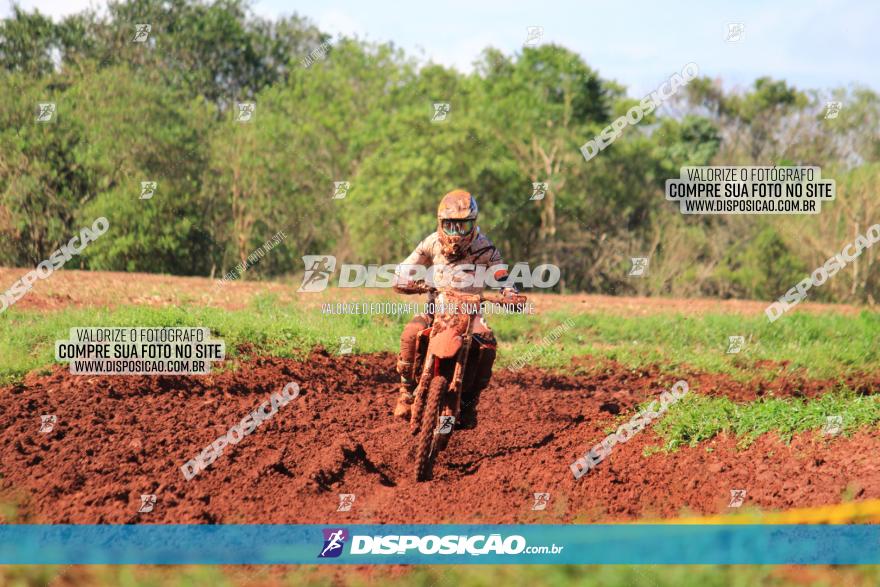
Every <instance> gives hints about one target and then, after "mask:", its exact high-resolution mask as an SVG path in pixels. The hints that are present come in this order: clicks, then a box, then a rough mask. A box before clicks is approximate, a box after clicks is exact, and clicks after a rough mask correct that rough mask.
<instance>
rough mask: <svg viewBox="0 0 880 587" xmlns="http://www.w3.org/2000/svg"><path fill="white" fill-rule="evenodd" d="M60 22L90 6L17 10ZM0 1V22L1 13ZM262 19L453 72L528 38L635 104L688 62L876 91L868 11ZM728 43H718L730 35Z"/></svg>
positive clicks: (717, 5) (328, 12) (508, 12)
mask: <svg viewBox="0 0 880 587" xmlns="http://www.w3.org/2000/svg"><path fill="white" fill-rule="evenodd" d="M18 1H19V4H20V6H22V7H23V8H28V9H30V8H34V7H36V8H38V9H39V10H40V11H41V12H43V13H44V14H49V15H52V16H55V17H60V16H63V15H66V14H69V13H72V12H77V11H79V10H82V9H83V8H86V7H88V6H89V5H90V4H91V5H93V6H96V7H100V6H101V5H102V4H103V2H101V1H99V0H18ZM9 2H10V0H0V15H2V16H6V15H8V14H9V13H10V12H11V4H10V3H9ZM252 7H253V9H254V11H255V12H256V13H257V14H260V15H262V16H266V17H275V16H279V15H289V14H291V13H294V12H295V13H297V14H300V15H303V16H306V17H308V18H309V19H311V20H312V21H313V22H314V23H315V24H317V25H318V26H319V28H321V29H322V30H323V31H325V32H328V33H332V34H333V35H334V36H335V35H338V34H344V35H348V36H354V35H356V36H358V37H359V38H361V39H365V40H369V41H379V42H385V41H393V42H394V44H395V45H397V46H399V47H402V48H403V49H404V50H405V51H406V52H407V53H408V54H410V55H412V56H415V57H417V58H420V59H422V60H424V61H427V60H431V61H434V62H436V63H441V64H444V65H448V66H454V67H456V68H457V69H459V70H461V71H470V70H471V69H472V63H473V61H474V60H475V59H476V58H477V57H478V55H479V54H480V52H481V51H482V50H483V49H484V48H485V47H488V46H492V47H495V48H498V49H501V50H503V51H504V52H505V53H507V54H510V53H513V52H518V51H521V50H522V48H523V44H524V43H525V41H526V39H527V29H528V28H529V27H543V37H542V39H541V40H540V42H541V43H555V44H559V45H563V46H565V47H567V48H569V49H571V50H573V51H576V52H577V53H579V54H580V55H581V56H582V57H583V58H584V59H585V61H586V62H587V64H588V65H590V67H592V68H593V69H595V70H597V71H598V72H599V74H600V75H601V76H602V77H603V78H606V79H612V80H616V81H618V82H620V83H622V84H623V85H624V86H626V87H627V92H628V93H629V94H630V95H631V96H633V97H641V96H643V95H645V94H647V93H649V92H651V91H652V90H654V89H655V88H656V87H657V85H658V84H660V83H661V82H663V81H664V80H665V79H667V78H668V77H669V75H670V74H672V73H673V72H677V71H681V69H682V67H683V66H684V65H685V64H686V63H689V62H695V63H697V65H698V66H699V68H700V74H701V75H708V76H710V77H713V78H716V77H717V78H721V79H722V80H723V82H724V85H725V87H727V88H730V87H738V88H745V87H748V86H750V85H751V84H752V82H753V81H754V80H755V79H756V78H758V77H761V76H771V77H773V78H776V79H785V80H786V81H788V82H789V83H791V84H793V85H795V86H796V87H798V88H800V89H809V88H815V89H829V88H832V87H837V86H846V85H850V84H852V83H858V84H861V85H865V86H868V87H870V88H872V89H874V90H876V91H880V66H878V64H877V56H878V55H880V31H878V28H880V2H877V1H876V0H862V1H857V0H843V1H837V2H835V1H832V0H781V1H775V2H769V1H764V2H761V1H759V0H737V1H732V2H726V3H722V2H718V1H713V0H702V1H684V2H675V1H669V2H663V3H661V2H647V1H645V2H643V1H641V0H639V1H630V2H620V3H617V2H609V1H608V0H605V1H602V2H593V1H584V0H581V1H573V2H553V1H551V0H544V1H535V0H527V1H522V0H504V1H501V0H480V1H476V0H471V1H462V0H446V1H444V2H422V1H412V0H410V1H408V2H405V1H401V2H393V1H391V0H378V1H376V0H369V1H367V0H313V1H311V2H299V1H293V2H291V1H290V0H252ZM732 23H736V24H741V25H742V26H743V28H742V35H741V37H740V38H739V40H736V41H734V40H728V36H729V32H728V27H729V25H730V24H732Z"/></svg>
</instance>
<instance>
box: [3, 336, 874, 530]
mask: <svg viewBox="0 0 880 587" xmlns="http://www.w3.org/2000/svg"><path fill="white" fill-rule="evenodd" d="M394 361H395V359H394V357H393V356H392V355H390V354H387V353H384V354H376V355H344V356H332V355H329V354H328V353H326V352H323V351H316V352H315V353H313V354H312V355H311V356H310V357H309V358H308V359H307V360H305V361H296V360H293V359H277V358H259V357H257V358H253V359H250V360H247V361H242V362H241V363H240V364H238V365H237V366H236V368H235V369H232V370H224V371H222V372H217V373H215V374H212V375H209V376H205V377H168V376H166V377H154V378H150V377H119V376H116V377H94V376H79V377H76V376H71V375H70V374H69V373H68V372H66V371H65V370H64V368H63V367H61V366H56V367H54V368H53V369H52V371H51V372H50V373H49V374H37V373H33V374H30V375H28V376H27V377H26V378H25V380H24V381H23V382H22V383H20V384H17V385H14V386H9V387H6V388H3V389H0V446H2V447H3V450H2V451H0V475H2V477H0V502H6V503H12V504H14V505H15V508H16V510H17V512H18V517H17V518H15V520H16V521H19V522H42V523H331V522H333V523H336V522H339V523H345V522H348V523H352V522H359V523H369V522H377V523H405V522H409V523H448V522H491V523H512V522H533V523H534V522H544V523H555V522H571V521H612V520H628V519H637V518H640V517H645V516H658V517H671V516H677V515H679V514H681V513H683V512H691V513H705V514H715V513H720V512H724V511H726V508H727V504H728V501H729V491H730V489H734V488H745V489H747V491H748V498H747V506H758V507H762V508H765V509H782V508H786V507H805V506H809V505H822V504H827V503H839V502H840V501H841V500H843V499H845V498H854V499H866V498H870V497H880V465H878V464H876V463H875V459H873V458H872V455H873V454H876V453H877V451H878V450H880V434H878V433H877V430H875V429H869V430H862V431H859V432H857V433H856V434H854V435H853V436H852V437H846V438H845V437H840V438H836V439H833V440H829V439H823V438H817V437H816V435H815V434H810V433H806V434H802V435H798V436H796V437H795V438H794V439H793V440H792V442H791V443H790V444H788V445H785V444H783V443H781V442H780V441H778V439H776V438H774V437H773V436H772V435H765V436H764V437H761V438H759V439H758V441H756V442H755V443H754V444H753V445H752V446H751V447H750V448H748V449H746V450H738V449H737V447H736V439H734V438H727V437H724V436H723V435H722V436H719V437H716V438H714V439H712V440H710V441H708V442H706V443H703V444H701V445H700V446H697V447H693V448H683V449H681V450H679V451H678V452H676V453H673V454H655V455H653V456H651V457H644V456H642V451H643V450H644V449H645V448H646V447H648V446H651V445H652V444H656V443H657V440H658V439H657V437H656V436H655V435H654V434H653V432H652V431H651V430H650V429H646V430H643V431H642V432H640V433H638V434H637V435H636V436H635V437H634V438H633V439H632V440H630V441H629V442H628V443H627V444H626V445H618V446H616V447H615V448H614V450H613V452H612V454H611V456H609V457H608V458H607V459H606V460H605V461H603V462H602V463H601V464H600V465H599V466H598V467H597V468H596V469H595V470H593V471H590V472H589V473H588V474H587V475H585V476H584V477H582V478H581V479H580V480H575V479H574V478H573V476H572V474H571V472H570V470H569V468H568V465H569V464H570V463H571V462H572V461H573V460H574V459H576V458H577V457H578V456H580V455H582V454H583V453H584V452H585V451H586V450H587V449H588V448H590V447H591V446H592V445H594V444H595V443H597V442H599V441H600V440H601V439H602V438H604V437H605V436H606V433H605V430H606V429H607V428H608V427H609V426H611V425H612V424H613V423H614V422H615V416H616V415H619V414H628V413H634V411H635V407H636V406H637V405H639V404H640V403H642V402H644V401H647V400H649V399H653V398H656V397H657V396H659V394H660V392H661V390H663V389H665V388H668V386H669V385H670V384H671V383H672V382H673V381H674V380H676V379H678V378H679V376H676V377H673V376H670V375H667V374H664V373H662V372H661V371H660V370H659V368H657V367H646V368H641V369H636V370H633V369H627V368H625V367H623V366H622V365H619V364H616V363H613V362H605V363H601V364H598V365H597V364H593V363H590V364H589V367H588V372H586V373H582V374H576V375H566V374H560V373H555V372H548V371H545V370H541V369H535V368H530V367H527V368H524V369H520V370H517V371H515V372H511V371H509V370H506V369H499V370H497V372H496V376H495V378H494V379H493V382H492V384H491V385H490V387H489V388H488V389H487V390H486V391H485V392H484V393H483V397H482V399H481V403H480V416H479V425H478V427H477V428H476V429H473V430H460V431H457V432H456V433H455V434H454V435H453V437H452V440H451V442H450V445H449V447H448V448H447V450H446V451H444V452H443V453H441V454H440V455H439V458H438V460H437V463H436V466H435V469H434V470H435V475H434V479H433V480H432V481H430V482H426V483H415V482H413V481H411V480H410V475H409V468H410V467H411V464H412V463H411V459H410V458H409V457H408V452H409V451H408V448H409V445H410V444H411V442H412V436H411V435H410V434H409V430H408V426H407V425H406V423H402V422H395V421H394V420H392V416H391V411H392V408H393V405H394V401H395V399H396V392H397V390H396V377H395V373H394ZM582 366H583V364H576V365H573V367H582ZM680 378H684V379H686V380H688V381H689V382H693V383H692V385H691V390H692V391H693V392H695V393H705V394H708V395H726V396H728V397H731V398H732V399H734V400H736V401H751V400H754V399H756V398H758V397H765V396H767V395H774V396H781V397H801V396H807V397H813V396H817V395H821V394H822V393H825V392H828V391H830V390H832V389H835V388H836V387H837V386H839V384H840V382H837V381H830V380H826V381H821V380H810V379H804V378H799V377H798V376H797V375H792V374H785V373H783V374H782V375H780V377H778V378H777V379H776V380H773V381H770V382H766V381H764V382H762V386H758V385H757V384H755V385H752V386H751V387H750V384H749V383H742V382H736V381H732V380H731V379H730V378H729V377H727V376H724V375H719V374H706V373H695V372H690V373H689V372H687V371H685V372H683V373H681V375H680ZM290 381H296V382H297V383H299V384H300V387H301V394H300V397H299V398H298V399H297V400H295V401H294V402H292V403H291V404H290V405H288V406H286V407H284V408H282V409H281V410H279V412H278V413H277V414H276V415H275V416H274V417H273V418H272V419H271V420H269V421H267V422H265V423H264V424H263V425H262V426H261V427H260V429H259V430H257V431H255V432H254V433H253V434H251V435H249V436H247V437H246V438H245V439H243V440H242V441H241V442H240V443H239V444H238V445H236V446H235V447H234V448H230V449H228V450H227V451H226V452H225V453H224V454H223V455H222V456H221V457H220V458H218V459H217V460H216V461H215V462H214V463H213V464H212V465H211V466H210V467H208V468H207V469H206V470H204V471H202V472H201V473H200V474H199V475H198V476H196V477H195V478H194V479H192V480H191V481H186V480H185V479H184V477H183V475H182V473H181V471H180V466H181V465H182V464H183V463H184V462H186V461H187V460H188V459H190V458H192V456H193V455H195V454H198V452H200V451H201V450H202V449H203V448H204V447H205V446H206V445H207V444H209V443H210V442H211V441H213V440H214V439H215V438H217V436H218V435H220V434H223V433H224V432H225V431H226V430H228V428H229V426H230V425H231V424H233V423H236V422H238V421H239V420H240V419H241V418H242V417H243V416H244V415H245V414H247V413H249V411H250V410H252V409H253V408H254V407H255V406H256V405H259V403H260V402H262V401H264V400H265V398H266V397H267V396H268V395H269V394H270V393H272V392H274V391H278V390H280V389H281V388H282V387H283V386H284V385H285V384H287V383H288V382H290ZM847 384H848V385H851V386H852V387H853V388H854V389H857V390H859V391H860V393H866V394H872V393H877V392H878V391H880V374H874V375H871V376H863V377H855V376H854V377H852V378H850V380H849V381H848V382H847ZM41 414H56V415H57V417H58V424H57V426H56V427H55V429H54V430H53V431H52V432H51V433H49V434H41V433H39V432H38V429H39V423H40V415H41ZM710 451H711V452H710ZM740 486H741V487H740ZM534 492H550V494H551V503H550V505H549V506H548V507H547V509H546V510H545V511H532V510H531V506H532V505H533V499H532V493H534ZM151 493H153V494H156V496H157V503H156V506H155V508H154V509H153V511H151V512H143V513H139V512H138V511H137V510H138V506H139V505H140V503H141V500H140V496H141V495H142V494H151ZM340 493H350V494H355V495H356V500H355V503H354V506H353V508H352V510H351V511H348V512H338V511H336V510H337V506H338V494H340ZM6 521H7V522H8V521H11V520H6Z"/></svg>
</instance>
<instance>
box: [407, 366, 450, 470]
mask: <svg viewBox="0 0 880 587" xmlns="http://www.w3.org/2000/svg"><path fill="white" fill-rule="evenodd" d="M448 388H449V383H448V382H447V381H446V378H445V377H443V376H442V375H438V376H436V377H434V379H432V380H431V386H430V387H429V388H428V398H427V400H426V401H425V413H424V415H423V416H422V425H421V427H420V428H419V435H418V437H417V438H416V442H417V444H416V464H415V467H416V481H425V480H426V479H429V478H430V477H431V468H432V466H433V464H434V458H435V457H436V456H437V452H438V449H439V447H438V446H437V439H438V437H439V436H440V435H439V434H437V433H436V430H437V428H438V426H439V421H440V406H441V404H442V403H443V396H444V395H446V390H447V389H448Z"/></svg>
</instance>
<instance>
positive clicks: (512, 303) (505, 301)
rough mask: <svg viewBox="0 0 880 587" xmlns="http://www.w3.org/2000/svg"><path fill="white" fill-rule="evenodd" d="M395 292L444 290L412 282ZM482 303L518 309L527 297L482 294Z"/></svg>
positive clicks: (406, 293) (396, 286) (396, 289)
mask: <svg viewBox="0 0 880 587" xmlns="http://www.w3.org/2000/svg"><path fill="white" fill-rule="evenodd" d="M394 290H395V291H397V292H399V293H402V294H405V295H414V294H423V293H441V291H443V290H439V289H437V288H436V287H431V286H430V285H428V284H427V283H425V282H424V281H418V282H410V283H408V284H407V285H406V286H400V285H395V286H394ZM450 293H451V295H452V296H453V297H454V296H455V290H451V291H450ZM479 295H480V302H489V303H491V304H499V305H501V306H505V307H516V306H522V305H523V304H525V303H526V300H527V299H528V298H526V296H524V295H520V294H508V295H501V294H495V293H482V292H481V293H480V294H479Z"/></svg>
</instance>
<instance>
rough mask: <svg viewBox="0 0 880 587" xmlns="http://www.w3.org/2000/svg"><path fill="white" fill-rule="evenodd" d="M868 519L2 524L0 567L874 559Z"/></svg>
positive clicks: (876, 539)
mask: <svg viewBox="0 0 880 587" xmlns="http://www.w3.org/2000/svg"><path fill="white" fill-rule="evenodd" d="M878 546H880V526H875V525H809V526H806V525H640V524H631V525H630V524H627V525H619V524H615V525H605V524H596V525H481V524H470V525H469V524H461V525H459V524H453V525H445V524H443V525H433V524H415V525H360V524H351V525H337V526H331V525H311V524H309V525H214V526H209V525H94V526H92V525H6V526H0V564H27V565H32V564H39V565H43V564H53V565H55V564H74V565H75V564H149V565H157V564H158V565H172V564H173V565H177V564H223V565H230V564H233V565H234V564H260V565H261V564H296V565H299V564H360V565H362V564H432V565H436V564H516V565H521V564H541V565H546V564H554V565H555V564H725V565H727V564H834V565H842V564H847V565H849V564H880V548H878Z"/></svg>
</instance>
